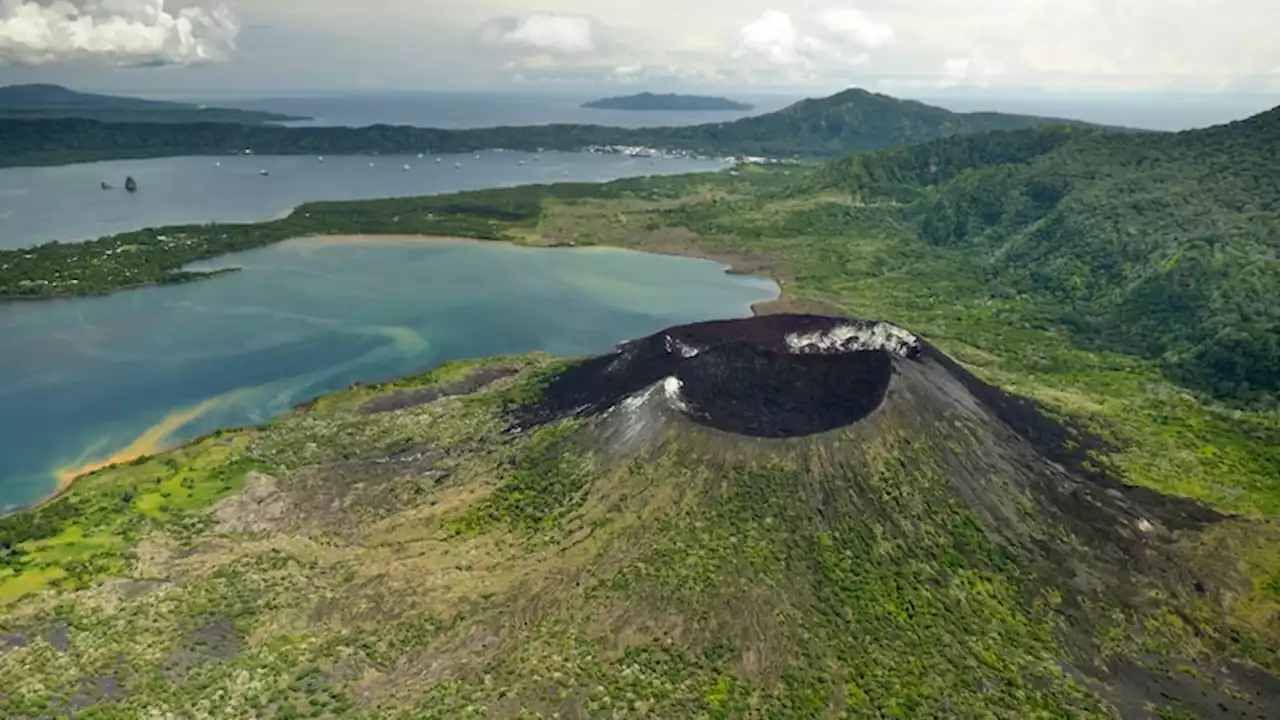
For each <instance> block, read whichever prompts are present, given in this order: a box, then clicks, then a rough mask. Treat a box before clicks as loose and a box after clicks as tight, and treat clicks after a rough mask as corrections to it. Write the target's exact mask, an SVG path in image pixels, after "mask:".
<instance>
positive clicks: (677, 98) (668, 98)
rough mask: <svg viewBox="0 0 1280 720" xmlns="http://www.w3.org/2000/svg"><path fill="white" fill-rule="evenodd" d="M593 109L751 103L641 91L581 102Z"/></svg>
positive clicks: (688, 107) (739, 106)
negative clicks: (636, 93) (637, 93)
mask: <svg viewBox="0 0 1280 720" xmlns="http://www.w3.org/2000/svg"><path fill="white" fill-rule="evenodd" d="M582 107H584V108H591V109H593V110H750V109H751V108H752V106H751V105H748V104H746V103H740V102H737V101H735V100H730V99H728V98H722V97H711V96H706V95H677V94H675V93H667V94H665V95H656V94H654V93H649V92H642V93H640V94H639V95H624V96H620V97H610V98H603V99H600V100H592V101H591V102H588V103H583V104H582Z"/></svg>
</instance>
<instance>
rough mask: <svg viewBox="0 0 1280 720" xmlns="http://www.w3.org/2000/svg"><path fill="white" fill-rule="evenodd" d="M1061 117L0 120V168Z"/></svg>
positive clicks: (687, 146)
mask: <svg viewBox="0 0 1280 720" xmlns="http://www.w3.org/2000/svg"><path fill="white" fill-rule="evenodd" d="M1064 123H1066V124H1072V125H1079V126H1087V127H1094V126H1092V125H1089V124H1088V123H1078V122H1075V121H1067V120H1059V119H1055V118H1037V117H1031V116H1022V115H1005V114H1001V113H974V114H960V113H953V112H950V111H948V110H943V109H942V108H936V107H932V106H929V105H925V104H923V103H919V102H915V101H908V100H898V99H896V98H891V97H889V96H887V95H879V94H875V93H869V92H866V91H863V90H847V91H844V92H842V93H839V94H836V95H833V96H831V97H827V98H822V99H819V100H804V101H801V102H798V103H795V104H793V105H791V106H789V107H787V108H784V109H782V110H779V111H777V112H773V113H767V114H764V115H759V116H754V117H748V118H743V119H741V120H736V121H734V122H726V123H711V124H705V125H692V126H685V127H668V128H640V129H625V128H611V127H603V126H599V125H566V124H558V125H539V126H529V127H496V128H476V129H468V130H443V129H438V128H415V127H408V126H390V125H372V126H368V127H362V128H346V127H305V128H285V127H272V126H258V127H251V126H237V125H233V124H186V123H182V124H171V125H169V124H166V125H163V126H156V125H154V124H141V123H97V122H92V121H88V120H77V119H64V120H48V121H40V122H35V121H18V120H0V165H19V164H48V163H53V164H57V163H64V162H76V161H84V160H101V159H107V158H112V157H158V156H166V155H183V154H206V153H212V154H222V153H228V152H240V151H242V150H243V149H246V148H251V149H252V150H253V151H254V152H257V153H267V154H311V153H325V154H339V153H369V152H379V153H388V154H390V153H417V152H432V153H441V152H473V151H476V150H483V149H490V148H507V149H512V150H539V149H547V150H579V149H582V148H585V147H589V146H601V145H631V146H635V145H642V146H649V147H657V148H662V149H667V150H683V151H690V152H698V153H704V154H709V155H744V154H745V155H775V156H791V155H797V156H809V157H832V156H836V155H841V154H845V153H848V152H852V151H855V150H864V149H872V148H885V147H891V146H895V145H902V144H907V143H912V142H920V141H925V140H929V139H932V138H936V137H943V136H948V135H954V134H964V133H974V132H983V131H986V130H993V129H1012V128H1026V127H1038V126H1042V125H1057V124H1064Z"/></svg>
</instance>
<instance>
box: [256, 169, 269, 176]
mask: <svg viewBox="0 0 1280 720" xmlns="http://www.w3.org/2000/svg"><path fill="white" fill-rule="evenodd" d="M258 174H259V175H270V174H271V173H269V172H267V169H266V168H263V169H261V170H259V171H258Z"/></svg>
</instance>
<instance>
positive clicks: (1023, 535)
mask: <svg viewBox="0 0 1280 720" xmlns="http://www.w3.org/2000/svg"><path fill="white" fill-rule="evenodd" d="M566 417H578V418H582V419H584V420H585V421H586V423H585V425H586V432H585V434H584V440H585V442H586V443H587V444H588V445H589V446H591V448H592V449H593V450H595V451H597V452H598V454H599V455H600V456H601V457H602V458H604V459H605V460H606V461H613V460H628V459H634V458H643V457H652V458H662V457H669V456H670V455H671V453H675V454H676V455H677V456H679V457H680V458H681V459H680V460H679V461H677V463H676V464H677V465H679V466H682V467H702V468H708V472H709V473H710V474H711V476H712V477H719V476H720V475H721V474H724V475H732V474H733V473H734V472H738V470H735V468H741V467H743V466H744V465H745V466H747V467H778V466H790V467H794V468H796V471H795V473H794V474H792V475H789V476H786V475H784V476H779V477H780V481H782V478H783V477H785V478H786V480H785V482H789V483H791V484H792V487H789V488H788V490H787V492H788V497H796V498H803V500H798V502H802V503H804V504H805V507H806V508H811V509H812V511H813V512H814V513H815V517H816V519H814V520H813V523H814V525H813V526H812V527H809V528H807V529H806V530H804V531H801V534H802V535H804V534H806V533H811V532H826V530H825V529H823V528H829V527H836V528H844V529H845V530H844V532H846V533H851V532H853V533H856V532H857V531H856V530H851V529H850V528H851V527H852V528H857V527H860V526H861V525H862V524H864V523H868V522H869V523H875V524H878V525H879V526H880V527H885V528H896V529H893V530H886V531H885V532H887V533H890V534H893V533H899V532H901V533H907V532H908V530H906V528H912V527H920V526H923V525H930V524H931V523H936V522H939V521H938V520H937V518H938V517H940V516H941V515H942V514H945V512H947V511H945V510H941V509H940V508H945V507H947V503H951V502H957V501H958V502H959V503H960V504H961V505H963V506H964V507H966V508H967V511H969V512H972V513H973V514H974V516H976V517H977V518H979V519H980V523H981V525H982V528H983V530H982V533H983V535H984V537H985V538H987V539H988V540H990V541H991V542H993V543H994V544H995V546H996V547H998V548H1000V550H999V552H998V554H999V557H1000V558H1001V559H1000V560H999V561H996V560H994V559H993V558H994V557H995V555H992V554H990V553H988V554H987V555H983V556H982V558H981V562H982V563H988V562H991V563H994V565H991V566H990V567H997V568H1005V569H1007V568H1009V567H1017V568H1019V570H1018V571H1017V572H1018V576H1019V577H1021V578H1023V581H1025V582H1026V583H1027V588H1028V589H1027V592H1028V593H1029V597H1034V596H1036V595H1037V594H1038V593H1041V592H1043V591H1044V589H1045V588H1053V591H1054V593H1055V595H1054V597H1055V598H1057V599H1056V600H1055V602H1056V603H1057V605H1056V606H1055V609H1054V611H1053V612H1054V614H1055V621H1054V622H1055V623H1056V624H1057V626H1058V628H1059V630H1058V642H1059V643H1060V646H1061V647H1062V648H1066V649H1067V650H1066V657H1065V658H1064V662H1066V663H1068V664H1071V665H1073V666H1074V667H1075V668H1077V669H1078V672H1079V673H1080V675H1081V676H1082V677H1084V678H1086V681H1087V682H1088V683H1091V687H1094V688H1095V689H1096V690H1097V691H1098V692H1100V693H1101V694H1102V695H1103V696H1105V697H1106V698H1108V700H1109V701H1110V702H1113V703H1114V704H1115V706H1116V707H1118V708H1121V709H1122V712H1123V714H1124V715H1125V716H1126V717H1130V716H1131V717H1148V716H1150V715H1149V714H1147V713H1146V711H1145V710H1143V709H1142V708H1145V707H1147V706H1148V705H1147V704H1148V703H1154V706H1157V707H1162V706H1163V704H1167V703H1168V702H1172V701H1170V700H1169V699H1168V698H1170V697H1177V698H1183V699H1184V700H1185V702H1186V705H1187V707H1191V708H1194V709H1196V710H1197V711H1199V712H1201V713H1202V714H1203V716H1205V717H1237V716H1239V717H1254V716H1257V717H1262V716H1261V715H1256V710H1254V708H1258V707H1259V706H1260V705H1261V704H1263V703H1270V702H1272V701H1273V700H1274V699H1275V698H1276V697H1277V688H1276V687H1274V686H1273V684H1274V682H1275V681H1274V678H1273V677H1272V676H1271V675H1268V674H1267V673H1265V672H1262V671H1261V670H1259V669H1258V668H1256V667H1245V666H1243V665H1241V666H1238V667H1237V666H1230V667H1228V666H1225V665H1224V666H1218V667H1216V668H1215V669H1213V670H1212V671H1210V670H1208V669H1206V668H1207V666H1204V667H1202V666H1200V665H1197V667H1199V668H1200V670H1199V671H1200V672H1203V673H1204V676H1205V677H1211V676H1212V677H1213V678H1214V679H1213V680H1212V682H1210V681H1205V682H1200V681H1191V680H1188V679H1187V678H1186V677H1182V676H1179V675H1177V674H1176V673H1175V674H1172V675H1171V674H1169V673H1165V672H1156V671H1152V670H1150V669H1148V668H1147V667H1146V666H1145V665H1142V663H1143V662H1146V661H1145V660H1142V661H1141V662H1139V660H1130V659H1118V658H1115V657H1110V656H1107V655H1105V654H1104V653H1103V651H1102V649H1101V648H1102V645H1101V643H1100V641H1099V640H1098V635H1099V634H1100V632H1101V631H1100V628H1101V627H1104V626H1107V625H1108V624H1109V623H1114V622H1116V620H1115V618H1118V617H1122V618H1130V619H1132V620H1126V621H1125V622H1133V623H1135V625H1133V626H1132V627H1137V628H1139V630H1138V631H1139V632H1141V631H1142V630H1141V628H1143V627H1145V626H1143V625H1142V623H1145V622H1148V621H1146V620H1141V618H1147V617H1168V616H1167V615H1160V613H1162V612H1166V611H1169V609H1170V608H1176V609H1175V610H1172V612H1174V613H1175V614H1176V613H1184V614H1185V613H1190V612H1194V611H1191V610H1189V609H1190V608H1196V607H1203V606H1204V603H1207V602H1219V603H1224V604H1225V603H1228V602H1230V598H1231V597H1232V596H1233V593H1236V592H1238V588H1240V587H1243V586H1242V585H1241V583H1242V582H1245V583H1247V581H1243V580H1241V578H1240V577H1239V576H1238V575H1236V574H1235V570H1234V569H1233V565H1232V564H1231V562H1230V560H1229V557H1228V556H1220V557H1218V558H1217V559H1212V560H1207V559H1206V558H1209V557H1210V556H1211V553H1209V552H1208V551H1203V552H1202V554H1200V555H1195V554H1193V553H1190V552H1189V548H1191V547H1194V545H1195V543H1197V542H1202V541H1201V540H1198V539H1195V540H1193V539H1189V538H1201V537H1205V538H1209V537H1218V536H1222V535H1224V533H1226V534H1229V533H1228V531H1222V532H1219V531H1218V528H1220V527H1223V526H1229V527H1231V528H1235V527H1237V525H1235V524H1233V523H1236V522H1237V520H1236V519H1232V518H1226V517H1224V516H1222V515H1220V514H1219V513H1217V512H1215V511H1213V510H1212V509H1210V508H1208V507H1205V506H1203V505H1201V504H1199V503H1196V502H1194V501H1191V500H1187V499H1183V498H1178V497H1172V496H1167V495H1162V494H1160V493H1157V492H1154V491H1152V490H1149V489H1146V488H1141V487H1135V486H1131V485H1128V484H1126V483H1124V482H1123V481H1122V479H1121V476H1120V474H1119V473H1118V472H1116V471H1114V470H1112V469H1110V468H1109V467H1108V462H1107V460H1106V457H1107V456H1108V455H1110V454H1112V453H1113V452H1115V451H1116V449H1115V448H1111V447H1108V445H1107V444H1106V443H1104V442H1103V441H1102V440H1100V439H1099V438H1098V437H1096V436H1095V435H1094V434H1092V433H1090V432H1089V431H1087V430H1086V429H1084V428H1083V427H1079V426H1076V425H1074V424H1073V422H1072V421H1070V420H1066V419H1061V418H1058V417H1056V416H1055V415H1053V414H1052V413H1050V412H1048V411H1047V410H1046V409H1045V408H1043V407H1042V406H1041V405H1040V404H1038V403H1037V402H1035V401H1033V400H1030V399H1028V398H1023V397H1018V396H1015V395H1012V394H1009V393H1006V392H1004V391H1002V390H1000V389H999V388H996V387H993V386H991V385H988V384H987V383H985V382H983V381H982V380H981V379H979V378H978V377H976V376H975V375H973V374H972V373H970V372H969V371H967V370H966V369H964V368H963V367H962V366H960V365H959V364H958V363H956V362H955V361H953V360H952V359H951V358H949V357H947V356H946V355H945V354H944V353H942V352H941V351H939V350H938V349H937V348H934V347H932V346H931V345H929V344H928V343H926V342H924V341H923V340H921V339H920V338H918V337H916V336H915V335H913V334H912V333H910V332H908V331H906V330H903V329H902V328H898V327H895V326H893V325H889V324H887V323H882V322H867V321H862V320H853V319H847V318H834V317H820V316H812V315H771V316H764V317H757V318H750V319H745V320H730V321H723V322H709V323H700V324H694V325H685V326H680V327H673V328H670V329H667V330H664V331H662V332H659V333H656V334H654V335H651V336H648V337H645V338H641V339H639V340H635V341H631V342H627V343H623V344H621V345H620V346H619V347H618V349H617V351H616V352H614V353H612V354H609V355H605V356H602V357H597V358H594V359H591V360H587V361H585V362H582V363H579V364H576V365H574V366H571V367H570V368H569V369H567V370H566V371H563V372H562V373H560V374H559V375H557V376H556V377H555V378H553V379H552V381H551V382H550V383H549V385H548V386H547V387H546V389H545V392H544V393H543V395H542V398H541V400H540V401H539V402H537V403H536V404H534V405H532V406H529V407H526V408H523V409H522V410H520V411H519V413H518V417H517V418H516V419H517V424H518V425H520V426H523V427H532V426H534V425H538V424H541V423H545V422H550V421H554V420H557V419H561V418H566ZM939 488H941V490H939ZM937 492H940V493H941V494H940V495H932V494H931V493H937ZM875 498H880V499H878V500H877V499H875ZM886 498H888V499H886ZM908 501H910V502H908ZM911 502H915V503H917V504H915V505H912V504H911ZM928 506H932V507H934V508H935V509H934V510H925V509H923V508H925V507H928ZM937 532H938V533H939V534H938V535H936V537H947V536H948V533H951V532H953V529H941V528H939V529H938V530H937ZM1230 532H1236V530H1231V531H1230ZM904 537H905V535H904ZM911 542H919V541H918V540H916V541H911ZM969 561H973V559H972V558H970V560H969ZM948 562H949V561H948ZM1003 571H1004V570H1001V572H1003ZM944 574H945V573H944ZM1154 598H1163V599H1162V600H1159V601H1157V600H1155V599H1154ZM1028 602H1031V601H1030V600H1028ZM1104 608H1105V610H1104ZM1186 616H1188V617H1189V616H1190V615H1186ZM1202 631H1203V628H1200V629H1197V630H1195V631H1194V632H1202ZM1123 632H1129V631H1127V630H1126V631H1123ZM1194 632H1193V634H1194ZM1213 632H1214V633H1215V638H1216V639H1215V640H1214V642H1217V643H1219V647H1222V648H1226V647H1228V646H1229V644H1230V643H1232V642H1236V641H1235V640H1232V639H1229V638H1232V637H1234V636H1232V635H1231V633H1229V632H1225V631H1222V630H1220V629H1219V630H1214V631H1213ZM1223 652H1224V653H1227V654H1228V655H1230V654H1231V653H1232V652H1234V651H1231V650H1229V649H1228V650H1223ZM1148 659H1149V658H1148ZM1167 660H1168V663H1172V664H1173V665H1177V664H1179V663H1180V662H1182V661H1180V660H1178V659H1177V658H1169V659H1167ZM1168 663H1166V664H1168ZM1192 664H1195V663H1192ZM1231 667H1237V669H1236V670H1231V669H1230V668H1231ZM1100 668H1101V669H1100ZM1224 668H1226V669H1224ZM1215 673H1216V675H1215ZM1227 682H1229V683H1231V684H1233V686H1234V687H1236V688H1239V689H1241V691H1242V692H1243V695H1242V697H1245V698H1247V699H1245V700H1241V699H1239V698H1233V697H1231V696H1230V695H1229V693H1224V692H1221V691H1218V690H1215V689H1214V686H1213V684H1214V683H1219V684H1221V683H1227ZM1189 694H1194V697H1190V696H1189ZM1180 702H1181V701H1180ZM1251 703H1253V704H1252V705H1251ZM1250 712H1254V714H1252V715H1251V714H1250ZM1235 713H1243V714H1240V715H1236V714H1235Z"/></svg>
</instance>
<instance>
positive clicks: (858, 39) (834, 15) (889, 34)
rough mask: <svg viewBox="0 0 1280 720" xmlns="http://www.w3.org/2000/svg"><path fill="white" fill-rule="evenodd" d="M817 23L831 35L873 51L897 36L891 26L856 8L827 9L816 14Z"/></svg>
mask: <svg viewBox="0 0 1280 720" xmlns="http://www.w3.org/2000/svg"><path fill="white" fill-rule="evenodd" d="M818 22H819V23H820V24H821V25H822V27H823V28H824V29H825V30H827V31H828V32H829V33H831V34H832V35H835V36H836V37H839V38H843V39H848V40H852V41H853V42H855V43H857V44H858V45H860V46H862V47H864V48H869V49H873V50H874V49H875V48H879V47H884V46H885V45H888V44H889V43H891V42H893V41H894V38H895V37H896V36H897V34H896V33H895V32H894V30H893V26H892V25H890V24H889V23H887V22H881V21H879V20H876V19H874V18H872V17H871V16H869V15H867V14H866V13H864V12H862V11H861V10H859V9H857V8H827V9H826V10H823V11H822V12H821V13H819V14H818Z"/></svg>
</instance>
